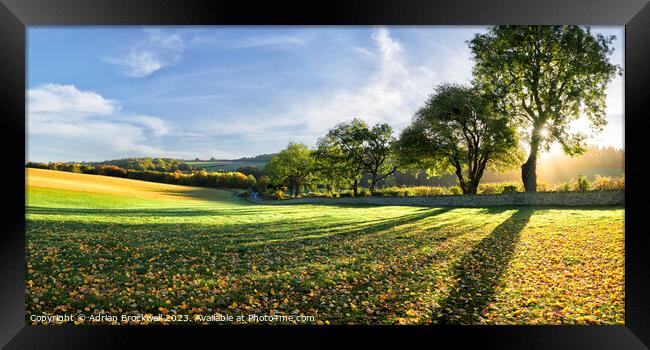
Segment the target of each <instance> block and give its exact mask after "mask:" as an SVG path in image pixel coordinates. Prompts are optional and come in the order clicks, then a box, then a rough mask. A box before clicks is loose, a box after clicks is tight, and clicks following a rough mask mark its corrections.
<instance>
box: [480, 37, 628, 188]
mask: <svg viewBox="0 0 650 350" xmlns="http://www.w3.org/2000/svg"><path fill="white" fill-rule="evenodd" d="M614 39H615V37H614V36H610V37H604V36H603V35H600V34H598V35H595V36H594V35H592V34H591V30H590V28H589V27H581V26H546V25H544V26H521V25H516V26H495V27H492V28H491V29H490V31H489V32H488V33H485V34H476V35H475V36H474V38H473V39H472V40H471V41H470V42H469V46H470V49H471V51H472V54H473V56H474V57H473V58H474V62H475V65H474V69H473V74H474V78H475V81H476V83H477V84H478V85H479V86H480V88H481V90H482V91H484V92H485V93H487V94H489V95H491V96H494V98H495V101H497V102H498V104H497V107H498V109H499V110H501V111H502V112H503V113H504V115H507V116H509V117H510V118H511V119H512V120H511V123H512V124H514V125H518V126H520V127H523V128H522V130H520V131H521V132H522V133H524V132H525V133H526V137H527V138H528V141H529V143H530V155H529V160H528V161H527V162H526V164H525V169H524V172H523V175H524V178H523V180H524V182H525V183H527V182H528V184H527V185H526V189H527V190H528V191H535V186H536V184H535V180H536V178H535V175H534V174H535V162H536V159H537V152H538V150H539V149H540V148H542V149H544V150H548V148H549V147H550V145H551V144H552V143H553V142H558V143H559V144H560V145H561V146H562V149H563V151H564V152H565V153H566V154H569V155H579V154H582V153H583V152H584V150H585V143H584V140H585V138H586V135H584V134H581V133H571V132H570V130H569V128H568V126H569V125H570V123H571V121H573V120H575V119H576V118H578V116H580V115H584V116H586V117H587V119H588V120H589V121H590V123H591V125H592V127H593V128H594V129H595V130H597V131H598V130H601V129H602V128H603V126H604V125H605V124H606V119H605V90H606V87H607V84H608V83H609V82H610V81H611V80H612V78H613V77H614V76H616V74H621V72H622V70H621V67H620V66H618V65H614V64H611V63H610V62H609V59H608V57H609V56H610V55H611V54H612V52H613V48H612V42H613V41H614ZM542 130H546V131H547V135H546V136H544V135H543V134H542Z"/></svg>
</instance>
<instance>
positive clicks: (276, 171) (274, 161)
mask: <svg viewBox="0 0 650 350" xmlns="http://www.w3.org/2000/svg"><path fill="white" fill-rule="evenodd" d="M313 167H314V157H313V155H312V151H311V150H309V148H307V146H305V145H303V144H302V143H294V142H290V143H289V145H288V146H287V148H286V149H284V150H282V151H280V153H278V154H277V155H276V156H274V157H273V158H271V161H269V164H268V165H267V166H266V171H267V173H268V174H269V176H270V178H271V181H272V182H273V183H274V184H286V185H287V187H289V194H291V195H294V196H295V195H297V194H298V193H300V190H301V189H302V188H303V186H304V185H305V184H306V183H307V181H308V180H309V179H310V177H311V175H312V172H313Z"/></svg>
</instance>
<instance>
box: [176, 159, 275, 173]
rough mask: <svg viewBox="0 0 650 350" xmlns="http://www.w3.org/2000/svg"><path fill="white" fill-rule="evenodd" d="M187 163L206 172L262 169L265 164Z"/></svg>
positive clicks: (224, 161) (230, 162)
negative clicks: (244, 168) (250, 168)
mask: <svg viewBox="0 0 650 350" xmlns="http://www.w3.org/2000/svg"><path fill="white" fill-rule="evenodd" d="M187 163H188V164H190V165H192V166H194V167H197V168H201V169H205V170H206V171H235V170H237V169H239V168H241V167H245V166H251V167H257V168H258V169H264V167H265V166H266V163H267V162H255V161H234V160H217V161H214V162H187Z"/></svg>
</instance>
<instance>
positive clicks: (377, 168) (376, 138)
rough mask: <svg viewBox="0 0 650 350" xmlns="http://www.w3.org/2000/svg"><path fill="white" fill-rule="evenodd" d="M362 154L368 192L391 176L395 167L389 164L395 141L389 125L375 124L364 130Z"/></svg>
mask: <svg viewBox="0 0 650 350" xmlns="http://www.w3.org/2000/svg"><path fill="white" fill-rule="evenodd" d="M364 136H365V137H364V142H363V152H362V154H361V163H362V164H363V168H364V169H365V170H366V172H368V174H370V190H371V191H372V190H374V189H375V187H376V185H377V182H378V181H381V180H383V179H385V178H386V177H388V176H390V175H392V174H393V173H394V172H395V170H397V166H395V165H393V164H392V162H391V157H392V151H393V149H392V144H393V142H394V141H395V138H394V137H393V129H392V128H391V127H390V125H388V124H386V123H383V124H376V125H375V126H373V127H372V128H370V129H369V128H366V129H365V133H364Z"/></svg>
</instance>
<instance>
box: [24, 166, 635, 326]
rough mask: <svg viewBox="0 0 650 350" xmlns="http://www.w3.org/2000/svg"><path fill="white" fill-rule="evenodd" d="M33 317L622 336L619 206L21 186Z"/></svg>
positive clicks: (119, 185) (61, 180) (59, 177)
mask: <svg viewBox="0 0 650 350" xmlns="http://www.w3.org/2000/svg"><path fill="white" fill-rule="evenodd" d="M27 178H28V188H27V209H26V215H27V247H26V255H27V275H26V280H27V299H26V300H27V316H26V317H27V322H29V323H31V321H30V318H29V317H30V315H51V314H71V313H72V314H76V313H84V314H86V315H88V314H90V313H108V314H113V315H120V314H124V313H136V314H139V313H142V314H147V313H150V314H159V313H162V314H182V315H189V317H190V319H193V317H195V315H212V314H215V313H219V314H222V315H225V314H228V315H234V316H237V315H250V314H258V315H272V314H276V315H290V314H304V315H310V316H315V322H316V323H332V324H336V323H354V324H392V323H463V324H468V323H469V324H484V323H487V324H562V323H568V324H622V323H623V320H624V304H623V299H624V289H623V288H624V234H623V212H624V211H623V208H622V207H592V208H550V207H549V208H546V207H545V208H540V207H516V208H483V209H481V208H476V209H467V208H466V209H463V208H424V207H396V206H350V205H329V206H327V205H315V204H304V205H296V204H294V205H291V204H288V205H255V204H250V203H248V202H246V201H245V200H242V199H240V198H237V197H236V196H234V195H233V193H232V192H227V191H219V190H212V189H197V188H188V187H181V186H172V185H164V184H155V183H148V182H140V181H133V180H125V179H118V178H107V177H101V176H96V175H80V174H71V173H63V172H54V171H46V170H36V169H30V170H28V172H27Z"/></svg>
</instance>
